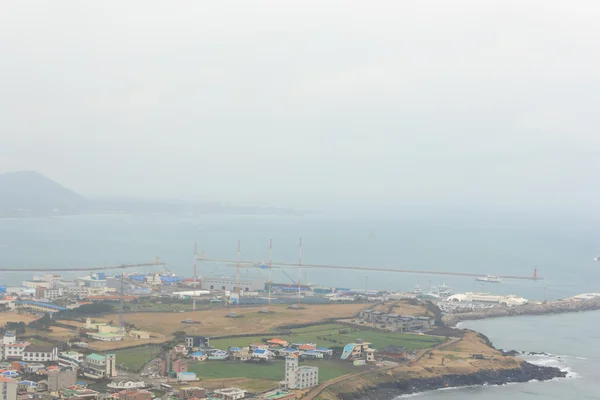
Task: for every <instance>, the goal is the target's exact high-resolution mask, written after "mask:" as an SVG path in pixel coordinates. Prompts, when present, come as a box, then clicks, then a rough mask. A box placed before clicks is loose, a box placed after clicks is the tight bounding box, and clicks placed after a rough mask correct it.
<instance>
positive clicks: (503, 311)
mask: <svg viewBox="0 0 600 400" xmlns="http://www.w3.org/2000/svg"><path fill="white" fill-rule="evenodd" d="M595 310H600V297H596V298H593V299H589V300H582V301H552V302H548V303H544V304H526V305H523V306H514V307H502V308H500V307H498V308H488V309H485V310H478V311H472V312H468V313H460V314H446V315H444V316H443V317H442V323H443V324H444V325H446V326H456V325H457V324H458V323H459V322H461V321H468V320H478V319H487V318H500V317H514V316H520V315H545V314H560V313H572V312H581V311H595Z"/></svg>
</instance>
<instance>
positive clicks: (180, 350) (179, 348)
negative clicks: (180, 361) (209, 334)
mask: <svg viewBox="0 0 600 400" xmlns="http://www.w3.org/2000/svg"><path fill="white" fill-rule="evenodd" d="M173 351H174V352H175V353H179V354H183V355H184V356H185V355H187V353H188V349H187V347H185V346H184V345H177V346H175V347H173Z"/></svg>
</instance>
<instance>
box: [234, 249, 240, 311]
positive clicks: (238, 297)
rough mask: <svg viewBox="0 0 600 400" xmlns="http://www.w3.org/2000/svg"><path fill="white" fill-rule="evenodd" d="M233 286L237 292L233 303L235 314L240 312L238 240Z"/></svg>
mask: <svg viewBox="0 0 600 400" xmlns="http://www.w3.org/2000/svg"><path fill="white" fill-rule="evenodd" d="M235 284H236V288H235V289H236V290H235V291H236V292H237V301H236V302H235V310H236V312H239V310H240V300H241V299H240V297H241V296H240V294H241V293H240V286H241V283H240V240H239V239H238V246H237V262H236V272H235Z"/></svg>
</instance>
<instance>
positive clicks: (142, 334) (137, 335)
mask: <svg viewBox="0 0 600 400" xmlns="http://www.w3.org/2000/svg"><path fill="white" fill-rule="evenodd" d="M127 335H128V336H131V337H132V338H134V339H140V340H144V339H150V332H146V331H136V330H133V331H129V332H128V333H127Z"/></svg>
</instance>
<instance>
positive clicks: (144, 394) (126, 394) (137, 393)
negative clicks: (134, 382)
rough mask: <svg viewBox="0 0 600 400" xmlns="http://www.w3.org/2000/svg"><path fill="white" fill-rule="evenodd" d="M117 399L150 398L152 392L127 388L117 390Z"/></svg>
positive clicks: (140, 399) (137, 399)
mask: <svg viewBox="0 0 600 400" xmlns="http://www.w3.org/2000/svg"><path fill="white" fill-rule="evenodd" d="M118 399H119V400H152V393H150V392H149V391H147V390H139V389H127V390H121V391H120V392H119V397H118Z"/></svg>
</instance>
